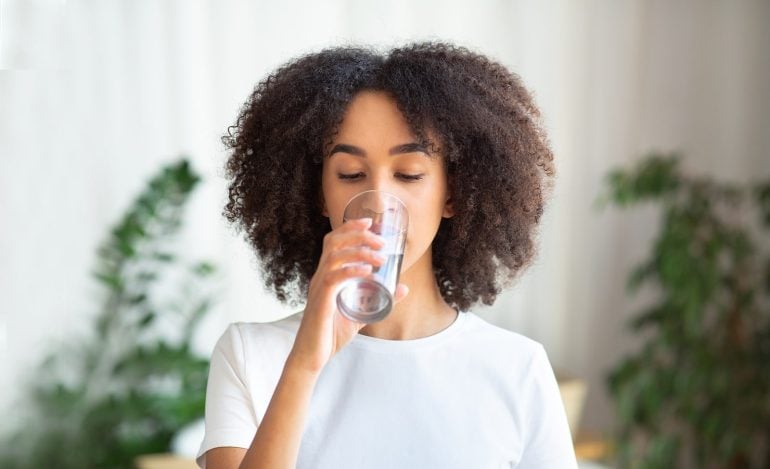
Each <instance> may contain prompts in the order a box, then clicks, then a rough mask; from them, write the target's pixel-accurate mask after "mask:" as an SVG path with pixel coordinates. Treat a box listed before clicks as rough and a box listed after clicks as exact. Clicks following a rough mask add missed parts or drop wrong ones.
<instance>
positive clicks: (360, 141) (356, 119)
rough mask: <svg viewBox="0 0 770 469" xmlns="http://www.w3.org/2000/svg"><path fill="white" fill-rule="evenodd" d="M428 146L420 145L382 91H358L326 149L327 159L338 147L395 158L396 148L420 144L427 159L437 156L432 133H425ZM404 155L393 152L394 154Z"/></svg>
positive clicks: (392, 102) (391, 99)
mask: <svg viewBox="0 0 770 469" xmlns="http://www.w3.org/2000/svg"><path fill="white" fill-rule="evenodd" d="M425 134H426V135H425V136H426V138H427V139H428V140H429V141H428V142H419V141H418V139H417V136H416V135H415V133H414V132H413V131H412V129H411V127H410V126H409V123H408V122H407V120H406V118H405V117H404V115H403V114H402V113H401V111H400V110H399V109H398V104H397V102H396V100H395V99H393V98H392V97H391V96H390V95H388V94H387V93H385V92H383V91H369V90H367V91H361V92H359V93H358V94H356V95H355V97H354V98H353V99H352V100H351V102H350V103H349V104H348V106H347V108H346V110H345V113H344V115H343V118H342V122H341V123H340V125H339V127H338V129H337V132H336V134H335V135H333V137H332V139H331V142H330V143H329V144H328V145H327V148H325V151H326V155H327V156H330V155H331V153H330V152H331V151H333V149H334V148H335V147H336V146H337V145H338V144H343V145H352V146H354V147H357V148H360V149H363V150H364V151H366V150H372V151H384V152H388V153H389V154H394V152H393V151H392V150H395V147H398V146H406V145H409V144H420V143H422V147H424V148H425V149H426V153H428V154H429V155H430V156H438V153H439V152H438V146H437V143H436V142H437V140H436V138H435V135H434V133H433V132H432V131H430V130H426V132H425ZM399 153H403V152H398V151H396V152H395V154H399Z"/></svg>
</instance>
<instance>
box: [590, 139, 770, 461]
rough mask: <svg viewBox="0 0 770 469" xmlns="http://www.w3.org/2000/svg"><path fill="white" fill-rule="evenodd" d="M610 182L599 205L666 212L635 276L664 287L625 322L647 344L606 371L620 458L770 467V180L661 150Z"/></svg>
mask: <svg viewBox="0 0 770 469" xmlns="http://www.w3.org/2000/svg"><path fill="white" fill-rule="evenodd" d="M607 186H608V191H607V194H606V196H604V197H603V198H602V202H604V203H606V202H609V203H612V204H614V205H616V206H619V207H630V206H634V205H638V204H640V203H642V202H650V203H653V204H655V205H656V206H658V207H660V211H661V215H662V218H661V226H660V231H659V233H658V235H657V238H656V239H655V240H654V243H653V247H652V250H651V252H650V254H649V257H648V258H647V259H646V260H645V261H643V262H641V263H640V264H639V265H638V266H636V267H635V268H634V269H633V271H632V272H631V274H630V276H629V278H628V283H627V288H628V290H629V292H634V291H636V290H637V289H638V288H639V286H640V285H643V284H644V285H648V286H650V287H652V288H654V289H655V291H656V292H657V301H655V303H654V304H652V305H650V306H649V307H648V308H646V309H645V310H644V311H641V312H640V313H639V314H638V315H636V316H635V317H634V318H633V319H632V320H631V321H630V324H629V326H630V329H631V330H632V331H634V333H636V334H640V335H641V336H642V337H643V340H644V341H643V345H642V347H641V350H639V351H638V352H637V353H635V354H634V355H631V356H629V357H626V358H624V359H623V360H622V361H621V362H620V363H619V364H618V365H617V366H616V367H615V368H614V369H613V370H612V371H611V373H609V375H608V377H607V385H608V388H609V391H610V394H611V396H612V397H613V399H614V400H615V403H616V408H617V411H618V419H619V422H618V427H619V428H618V432H617V440H616V448H617V452H616V457H617V463H618V466H619V467H620V468H650V469H652V468H661V469H662V468H666V469H668V468H679V467H685V464H686V463H687V462H689V463H690V464H694V467H698V468H712V467H713V468H755V467H756V468H768V467H770V306H769V304H768V299H769V298H768V295H769V294H770V256H768V252H767V248H768V241H769V240H770V238H769V237H768V230H769V229H770V180H768V181H765V182H763V183H752V184H745V185H738V184H727V183H720V182H716V181H714V180H712V179H709V178H703V177H693V176H689V175H686V174H685V173H684V172H683V171H682V170H681V169H680V158H679V156H678V155H660V154H653V155H650V156H648V157H647V158H646V159H644V160H643V161H642V162H641V163H640V164H639V165H638V166H637V167H635V168H632V169H629V170H615V171H613V172H611V173H610V174H609V177H608V179H607Z"/></svg>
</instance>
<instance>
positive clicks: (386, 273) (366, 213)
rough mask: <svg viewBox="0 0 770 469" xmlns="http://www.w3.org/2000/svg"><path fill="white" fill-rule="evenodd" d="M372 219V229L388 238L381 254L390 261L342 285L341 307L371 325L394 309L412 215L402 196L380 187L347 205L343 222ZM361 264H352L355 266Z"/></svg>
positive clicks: (354, 318)
mask: <svg viewBox="0 0 770 469" xmlns="http://www.w3.org/2000/svg"><path fill="white" fill-rule="evenodd" d="M359 218H371V219H372V224H371V226H370V227H369V230H370V231H372V232H374V233H376V234H378V235H379V236H381V237H382V238H383V239H384V240H385V245H384V246H383V247H382V248H380V250H379V253H380V254H382V255H384V256H385V257H386V258H387V260H386V261H385V263H384V264H382V265H381V266H379V267H378V266H373V267H372V272H371V274H369V275H367V276H362V277H355V278H352V279H348V280H346V281H345V282H343V283H342V285H341V286H340V290H339V293H338V294H337V307H338V308H339V310H340V312H341V313H342V314H344V315H345V316H346V317H347V318H348V319H350V320H352V321H357V322H362V323H366V324H371V323H373V322H377V321H381V320H382V319H384V318H385V317H386V316H387V315H388V314H389V313H390V311H391V309H392V308H393V303H394V295H395V293H396V285H398V278H399V275H400V273H401V262H402V261H403V259H404V248H405V245H406V232H407V228H408V225H409V214H408V212H407V210H406V206H405V205H404V203H403V202H401V200H399V198H398V197H396V196H395V195H393V194H390V193H388V192H384V191H378V190H369V191H364V192H361V193H359V194H357V195H355V196H354V197H353V198H352V199H350V201H349V202H348V204H347V206H346V207H345V212H344V214H343V217H342V221H343V223H344V222H347V221H348V220H354V219H359ZM354 264H359V263H352V264H349V265H354Z"/></svg>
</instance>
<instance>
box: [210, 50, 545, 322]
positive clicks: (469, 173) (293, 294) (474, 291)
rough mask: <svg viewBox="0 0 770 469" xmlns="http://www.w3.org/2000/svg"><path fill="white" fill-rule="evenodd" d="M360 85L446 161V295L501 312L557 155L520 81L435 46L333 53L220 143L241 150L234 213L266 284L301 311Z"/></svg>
mask: <svg viewBox="0 0 770 469" xmlns="http://www.w3.org/2000/svg"><path fill="white" fill-rule="evenodd" d="M362 90H373V91H384V92H386V93H388V94H389V95H390V96H391V97H392V98H394V99H395V101H396V103H397V106H398V109H399V110H400V111H401V112H402V114H403V115H404V117H405V119H406V121H407V123H408V124H409V126H410V128H411V130H412V132H413V133H414V134H415V136H416V137H417V138H418V140H419V141H420V142H421V143H423V144H425V145H428V146H431V147H432V148H437V147H438V148H440V149H441V152H442V154H443V156H444V162H445V164H446V169H447V182H448V187H449V190H450V194H451V196H452V201H453V209H454V213H455V215H454V217H452V218H444V219H442V220H441V225H440V226H439V229H438V233H437V234H436V238H435V239H434V241H433V245H432V250H433V251H432V253H433V267H434V272H435V275H436V280H437V282H438V285H439V288H440V291H441V294H442V296H443V298H444V300H445V301H446V302H447V303H448V304H449V305H450V306H452V307H454V308H458V309H460V310H467V309H468V308H469V307H470V306H471V305H472V304H474V303H477V302H478V301H479V300H481V301H482V302H483V303H484V304H486V305H491V304H492V303H493V302H494V301H495V299H496V297H497V295H498V294H499V293H500V291H501V290H502V289H503V288H505V287H506V286H508V285H509V284H510V283H511V282H512V281H513V280H514V278H515V277H516V276H517V274H518V273H519V272H520V271H522V270H523V269H524V268H525V267H526V266H528V265H529V263H530V262H531V261H532V259H533V258H534V255H535V236H536V228H537V224H538V222H539V220H540V218H541V216H542V214H543V208H544V204H545V201H546V199H547V195H548V193H549V192H550V187H551V183H552V180H553V175H554V165H553V154H552V153H551V150H550V148H549V143H548V140H547V138H546V136H545V133H544V131H543V129H542V127H541V124H540V112H539V110H538V108H537V107H536V106H535V104H534V102H533V99H532V97H531V95H530V93H529V92H528V91H527V90H526V89H525V87H524V85H523V84H522V82H521V79H520V78H519V77H518V76H517V75H515V74H513V73H511V72H510V71H508V70H507V69H506V68H505V67H504V66H503V65H501V64H499V63H496V62H495V61H493V60H490V59H489V58H487V57H485V56H484V55H482V54H479V53H476V52H473V51H471V50H469V49H467V48H465V47H458V46H455V45H452V44H447V43H443V42H435V41H431V42H422V43H412V44H407V45H405V46H403V47H399V48H395V49H392V50H390V51H388V52H387V53H386V54H380V53H377V52H376V51H374V50H372V49H370V48H366V47H353V46H341V47H334V48H328V49H324V50H322V51H320V52H317V53H312V54H308V55H304V56H301V57H299V58H295V59H293V60H292V61H290V62H288V63H287V64H285V65H284V66H282V67H280V68H279V69H277V70H276V71H275V72H273V73H272V74H270V75H269V76H268V77H267V78H266V79H264V80H263V81H261V82H260V83H259V84H258V85H257V86H256V88H255V89H254V91H253V92H252V94H251V96H250V97H249V99H248V100H247V101H246V103H245V104H244V105H243V107H242V108H241V111H240V114H239V116H238V120H237V123H236V125H234V126H231V127H229V128H228V132H227V135H225V136H224V137H222V141H223V142H224V144H225V145H226V146H227V148H228V149H229V150H230V154H229V159H228V160H227V162H226V166H225V172H226V176H227V178H228V181H229V194H228V198H229V200H228V202H227V204H226V206H225V208H224V212H223V214H224V216H225V217H226V218H227V219H228V221H229V222H230V223H231V224H235V225H236V227H237V228H238V229H239V231H240V230H244V231H245V238H246V240H247V241H248V242H249V243H250V244H251V246H252V247H253V248H254V249H255V250H256V253H257V257H258V259H259V261H260V265H261V270H262V272H263V274H264V275H265V286H266V287H267V288H271V287H272V290H273V291H274V292H275V293H276V295H277V297H278V299H279V300H280V301H281V302H284V303H286V302H287V301H289V302H290V304H292V305H293V306H296V304H297V301H298V300H304V299H305V295H306V292H307V288H308V286H309V282H310V278H311V277H312V275H313V274H314V272H315V270H316V268H317V266H318V262H319V260H320V257H321V251H322V244H323V238H324V235H325V234H326V233H327V232H329V231H330V229H331V228H330V225H329V222H328V220H327V219H326V218H325V217H324V216H323V215H322V214H321V205H320V194H321V189H320V181H321V169H322V162H323V158H324V157H325V156H326V152H327V151H328V147H329V145H330V144H331V142H332V139H333V137H334V135H336V132H337V131H338V129H339V125H340V124H341V122H342V118H343V114H344V112H345V109H346V107H347V105H348V103H350V102H351V100H352V98H353V97H354V96H355V95H356V93H358V92H360V91H362ZM428 129H430V130H431V131H432V132H433V133H434V135H436V137H437V138H438V139H439V141H438V142H431V141H430V140H429V139H428V137H427V134H428V131H427V130H428ZM436 145H437V146H436Z"/></svg>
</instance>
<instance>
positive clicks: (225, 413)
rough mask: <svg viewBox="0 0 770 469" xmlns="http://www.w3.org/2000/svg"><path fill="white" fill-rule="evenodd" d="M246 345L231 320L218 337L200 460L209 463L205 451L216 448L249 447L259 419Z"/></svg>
mask: <svg viewBox="0 0 770 469" xmlns="http://www.w3.org/2000/svg"><path fill="white" fill-rule="evenodd" d="M244 361H245V360H244V347H243V339H242V337H241V333H240V331H239V329H238V325H237V324H231V325H230V326H229V327H228V328H227V330H225V332H224V334H222V336H221V337H220V338H219V340H218V341H217V344H216V346H215V347H214V352H213V353H212V355H211V363H210V365H209V377H208V383H207V385H206V411H205V436H204V438H203V442H202V443H201V447H200V450H199V451H198V456H197V459H196V461H197V463H198V465H199V466H200V467H201V468H204V469H205V467H206V461H205V454H206V452H207V451H208V450H210V449H212V448H218V447H223V446H232V447H238V448H248V447H249V446H250V445H251V441H252V439H253V438H254V434H255V433H256V431H257V426H258V424H259V422H258V421H257V417H256V415H255V413H254V410H253V409H254V407H253V405H252V402H251V393H250V392H249V389H248V385H247V381H246V380H245V379H244V376H245V375H244Z"/></svg>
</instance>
